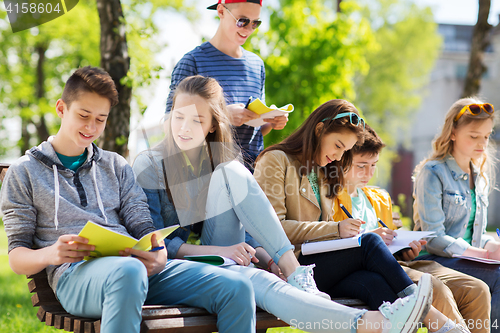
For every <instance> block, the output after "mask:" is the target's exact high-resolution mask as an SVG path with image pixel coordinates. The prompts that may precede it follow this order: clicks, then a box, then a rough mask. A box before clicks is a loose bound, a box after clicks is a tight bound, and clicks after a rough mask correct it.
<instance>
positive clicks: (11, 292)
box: [0, 226, 61, 333]
mask: <svg viewBox="0 0 500 333" xmlns="http://www.w3.org/2000/svg"><path fill="white" fill-rule="evenodd" d="M0 309H2V310H1V311H0V332H9V333H21V332H23V333H31V332H33V333H35V332H36V333H39V332H40V333H50V332H52V333H54V332H61V331H60V330H56V329H54V328H53V327H48V326H45V323H41V322H40V321H39V320H38V319H37V317H36V311H37V308H33V307H32V305H31V296H30V293H29V291H28V280H27V279H26V277H25V276H24V275H17V274H15V273H14V272H12V270H11V269H10V267H9V260H8V257H7V237H6V236H5V232H4V230H3V226H0Z"/></svg>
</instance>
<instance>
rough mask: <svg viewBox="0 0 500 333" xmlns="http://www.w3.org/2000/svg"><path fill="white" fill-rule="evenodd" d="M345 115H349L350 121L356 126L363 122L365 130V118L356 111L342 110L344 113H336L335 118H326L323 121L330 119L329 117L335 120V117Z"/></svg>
mask: <svg viewBox="0 0 500 333" xmlns="http://www.w3.org/2000/svg"><path fill="white" fill-rule="evenodd" d="M344 117H349V121H350V122H351V124H353V125H354V126H360V125H361V124H362V125H363V130H364V129H365V120H364V119H363V118H361V117H360V116H358V115H357V114H356V113H354V112H342V113H339V114H338V115H336V116H335V117H333V118H325V119H323V120H322V121H321V122H322V123H324V122H325V120H328V119H330V120H335V119H339V118H344Z"/></svg>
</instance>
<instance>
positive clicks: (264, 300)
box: [133, 76, 432, 333]
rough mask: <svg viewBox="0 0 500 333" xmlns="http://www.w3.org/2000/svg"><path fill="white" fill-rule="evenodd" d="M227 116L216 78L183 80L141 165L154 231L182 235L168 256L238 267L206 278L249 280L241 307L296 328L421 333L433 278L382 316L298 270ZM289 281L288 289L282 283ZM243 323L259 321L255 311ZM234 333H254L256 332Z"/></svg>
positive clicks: (173, 239)
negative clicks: (193, 239) (215, 258)
mask: <svg viewBox="0 0 500 333" xmlns="http://www.w3.org/2000/svg"><path fill="white" fill-rule="evenodd" d="M227 115H228V112H227V108H226V105H225V102H224V95H223V92H222V88H221V87H220V85H219V84H218V83H217V81H216V80H215V79H213V78H206V77H202V76H193V77H187V78H185V79H184V80H183V81H182V82H181V83H180V84H179V85H178V86H177V88H176V91H175V94H174V98H173V108H172V112H171V113H170V114H169V118H168V119H167V121H166V124H165V130H166V135H165V139H164V140H163V142H162V143H161V144H160V145H159V146H158V147H156V148H155V149H152V150H150V151H146V152H143V153H141V154H140V155H139V156H138V157H137V159H136V160H135V162H134V166H133V168H134V171H135V172H136V174H137V179H138V182H139V184H140V185H141V186H142V187H143V189H144V192H145V193H146V196H147V199H148V204H149V208H150V211H151V215H152V218H153V221H154V223H155V226H156V227H157V228H159V227H164V226H170V225H174V224H181V226H182V227H181V228H178V229H177V230H176V231H175V232H174V233H173V234H171V235H170V236H169V238H168V239H166V240H165V244H166V247H167V250H168V257H169V258H170V259H175V258H177V259H183V258H184V256H186V255H200V254H201V255H203V254H205V255H220V256H223V257H227V258H230V259H232V260H234V262H235V264H233V265H229V266H225V267H223V268H219V267H214V266H210V265H207V270H210V271H211V272H216V271H218V272H220V274H222V275H224V276H225V277H230V278H234V279H235V280H236V282H237V283H241V281H243V282H244V283H245V284H246V285H249V286H250V287H251V289H252V290H253V291H254V293H253V295H251V297H248V296H246V295H242V297H241V302H251V303H253V304H254V306H255V305H257V306H259V307H260V308H262V309H264V310H266V311H268V312H269V313H272V314H274V315H275V316H277V317H279V318H281V319H282V320H283V321H285V322H287V323H289V324H290V325H292V326H293V327H296V328H301V329H304V330H307V331H314V332H315V331H322V332H346V333H347V332H349V333H354V332H360V333H361V332H382V331H384V332H390V333H392V332H394V333H396V332H405V333H406V332H415V331H416V329H417V327H418V323H419V322H420V320H421V319H422V318H423V317H425V315H426V314H427V312H428V310H429V307H430V302H431V299H432V286H431V285H432V283H431V280H430V278H429V277H428V276H426V277H424V278H423V280H422V281H421V282H420V284H419V286H418V287H417V288H415V290H414V293H413V294H412V295H411V296H407V297H405V298H401V299H398V300H396V301H395V302H394V303H393V304H390V303H386V304H384V305H382V306H381V307H380V309H379V311H366V310H360V309H354V308H349V307H346V306H343V305H340V304H338V303H335V302H332V301H330V299H329V297H328V295H326V294H324V293H321V292H320V291H319V290H318V289H317V288H316V285H315V283H314V278H313V276H312V268H311V267H308V266H300V265H299V263H298V261H297V259H296V258H295V256H294V254H293V251H292V249H293V246H292V245H291V244H290V241H289V240H288V238H287V237H286V235H285V233H284V231H283V228H282V227H281V224H280V221H279V220H278V217H277V216H276V213H275V212H274V210H273V207H272V206H271V204H270V203H269V201H268V200H267V198H266V196H265V194H264V193H263V192H262V190H261V189H260V187H259V185H258V184H257V182H256V181H255V179H254V178H253V176H252V174H251V173H250V171H248V170H247V169H246V168H245V167H244V166H243V164H241V163H240V162H239V161H238V160H237V158H236V157H237V155H238V154H236V153H234V151H233V152H232V149H233V144H232V142H233V138H232V136H231V135H230V131H229V128H230V127H229V126H230V123H229V120H228V116H227ZM195 222H201V223H199V224H197V226H198V227H199V232H200V233H201V235H200V237H199V242H200V245H197V244H193V243H190V244H188V242H187V240H188V237H189V235H190V232H191V231H192V230H193V228H192V227H191V225H192V224H193V223H195ZM245 230H247V231H248V234H250V235H251V236H252V237H254V238H255V240H254V241H255V243H254V244H255V245H253V246H251V245H250V244H249V242H250V239H249V237H246V235H245ZM245 239H247V242H245ZM257 242H258V243H257ZM260 244H262V245H260ZM257 258H258V260H257ZM257 261H260V262H262V263H264V267H265V266H266V265H267V267H268V270H271V271H272V272H273V273H275V274H272V273H271V272H268V271H266V270H262V269H256V268H254V267H253V265H252V262H257ZM280 270H281V271H280ZM281 272H282V274H283V279H286V280H287V282H288V283H287V282H285V281H283V279H281V278H280V277H278V276H277V275H280V273H281ZM320 296H321V297H320ZM325 298H328V299H325ZM218 308H219V305H218V304H215V305H213V307H212V308H211V309H208V310H209V311H211V312H215V313H217V309H218ZM242 315H244V316H253V318H255V312H253V313H244V314H242ZM219 320H220V321H223V322H224V321H225V320H226V321H231V320H232V318H219ZM231 331H234V332H254V331H255V327H253V329H252V330H248V329H247V328H246V327H232V330H231Z"/></svg>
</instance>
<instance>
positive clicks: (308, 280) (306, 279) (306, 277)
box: [287, 264, 331, 300]
mask: <svg viewBox="0 0 500 333" xmlns="http://www.w3.org/2000/svg"><path fill="white" fill-rule="evenodd" d="M315 266H316V265H314V264H312V265H309V266H299V267H297V268H296V269H295V272H293V273H292V274H290V276H289V277H288V279H287V282H288V283H289V284H291V285H292V286H294V287H296V288H299V289H300V290H303V291H305V292H307V293H309V294H314V295H317V296H319V297H323V298H326V299H327V300H331V298H330V295H328V294H327V293H324V292H322V291H319V290H318V287H316V282H315V281H314V277H313V268H314V267H315Z"/></svg>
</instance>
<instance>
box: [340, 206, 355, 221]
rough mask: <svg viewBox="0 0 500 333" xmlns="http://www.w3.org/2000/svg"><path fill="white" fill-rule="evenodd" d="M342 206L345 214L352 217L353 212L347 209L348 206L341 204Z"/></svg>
mask: <svg viewBox="0 0 500 333" xmlns="http://www.w3.org/2000/svg"><path fill="white" fill-rule="evenodd" d="M340 208H341V209H342V210H343V211H344V213H345V215H347V217H348V218H350V219H352V218H353V217H352V215H351V213H349V211H348V210H347V208H345V207H344V205H343V204H340Z"/></svg>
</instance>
